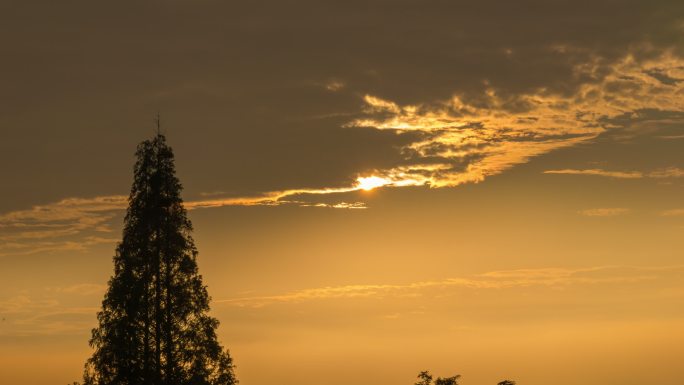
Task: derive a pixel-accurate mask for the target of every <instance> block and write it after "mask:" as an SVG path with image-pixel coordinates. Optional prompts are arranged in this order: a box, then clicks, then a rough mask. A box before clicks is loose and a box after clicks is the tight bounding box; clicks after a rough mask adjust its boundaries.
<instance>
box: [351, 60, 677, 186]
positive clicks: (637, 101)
mask: <svg viewBox="0 0 684 385" xmlns="http://www.w3.org/2000/svg"><path fill="white" fill-rule="evenodd" d="M599 67H600V65H599V63H593V62H589V63H582V64H579V65H577V66H576V68H575V71H576V72H577V74H576V75H577V76H578V77H581V76H585V77H586V78H590V79H594V81H591V82H588V83H586V84H582V85H581V86H579V87H578V88H577V91H576V92H575V93H574V94H572V95H569V96H563V95H559V94H554V93H550V92H548V91H547V90H546V89H539V90H536V91H535V92H532V93H527V94H521V95H513V96H510V95H502V94H499V93H498V91H497V88H496V85H490V86H489V88H488V89H487V90H486V92H485V94H484V95H480V96H478V97H473V96H472V95H461V94H458V93H456V94H455V95H454V96H453V97H452V98H451V99H449V100H446V101H441V102H437V103H434V102H433V103H426V104H420V105H400V104H398V103H396V102H393V101H391V100H386V99H382V98H379V97H377V96H374V95H366V96H365V97H364V101H365V104H366V108H365V113H366V115H365V116H364V117H361V118H358V119H355V120H353V121H352V122H350V123H349V124H348V126H350V127H373V128H377V129H379V130H393V131H396V132H406V131H414V132H420V133H422V134H423V135H422V138H423V139H421V140H420V141H417V142H414V143H412V144H410V145H408V146H407V147H406V148H405V149H404V152H405V154H406V164H405V165H402V166H400V167H396V168H391V169H387V170H377V171H376V173H375V175H377V176H379V177H383V178H386V179H389V180H393V181H394V183H395V184H399V183H402V182H403V183H405V184H406V185H429V186H431V187H445V186H456V185H459V184H462V183H469V182H480V181H482V180H484V179H485V178H486V177H488V176H491V175H496V174H499V173H501V172H503V171H505V170H507V169H509V168H511V167H513V166H515V165H516V164H520V163H525V162H527V161H529V159H531V158H533V157H535V156H538V155H542V154H545V153H548V152H550V151H553V150H556V149H559V148H563V147H568V146H574V145H576V144H578V143H582V142H586V141H589V140H592V139H594V138H596V137H597V136H598V135H600V134H601V133H603V132H605V131H606V130H608V129H614V128H619V127H624V126H625V125H626V124H627V123H629V122H631V120H639V119H641V120H643V119H645V118H644V116H646V115H648V119H650V120H657V119H659V117H658V114H643V113H641V111H668V112H677V114H674V115H673V113H668V114H663V115H664V116H663V117H661V119H668V121H669V120H672V119H680V118H681V117H680V115H681V114H679V113H680V112H681V111H683V110H684V107H682V106H684V88H683V86H682V82H679V81H672V82H663V79H664V77H663V76H667V78H668V79H679V78H680V77H681V75H682V72H683V70H682V69H683V68H684V63H683V62H682V60H681V59H679V58H678V57H676V56H673V55H670V54H668V53H665V54H662V55H661V56H660V57H657V58H655V59H653V60H649V61H645V62H639V61H637V60H635V59H634V57H632V56H626V57H625V58H623V59H622V60H620V61H619V62H617V63H615V64H614V65H613V66H612V68H611V69H610V72H609V73H607V74H606V75H602V76H599V75H598V73H597V72H598V69H599ZM604 69H605V68H604ZM656 75H657V76H656ZM597 76H599V79H598V81H596V80H597ZM426 164H427V165H430V167H429V168H426V167H425V165H426ZM548 173H564V174H584V175H601V176H609V177H614V178H641V177H643V176H644V175H643V174H642V173H641V172H638V171H633V172H632V171H629V172H620V171H605V170H599V169H591V170H570V169H568V170H550V171H549V172H548ZM653 177H658V174H654V175H653Z"/></svg>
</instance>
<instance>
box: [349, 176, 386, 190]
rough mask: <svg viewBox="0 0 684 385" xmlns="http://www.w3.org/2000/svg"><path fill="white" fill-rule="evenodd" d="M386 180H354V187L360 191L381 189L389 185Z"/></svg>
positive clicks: (369, 178)
mask: <svg viewBox="0 0 684 385" xmlns="http://www.w3.org/2000/svg"><path fill="white" fill-rule="evenodd" d="M390 183H391V182H390V181H389V180H388V179H385V178H381V177H379V176H369V177H365V178H361V177H359V178H356V187H358V188H359V189H361V190H365V191H370V190H372V189H374V188H376V187H382V186H386V185H388V184H390Z"/></svg>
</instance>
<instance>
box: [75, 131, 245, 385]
mask: <svg viewBox="0 0 684 385" xmlns="http://www.w3.org/2000/svg"><path fill="white" fill-rule="evenodd" d="M136 156H137V162H136V164H135V169H134V177H133V186H132V188H131V193H130V197H129V199H128V203H129V206H128V211H127V213H126V217H125V221H124V229H123V239H122V241H121V243H119V245H118V246H117V248H116V254H115V256H114V274H113V276H112V277H111V279H110V280H109V288H108V290H107V293H106V294H105V297H104V300H103V301H102V310H101V311H100V312H99V313H98V315H97V318H98V323H99V324H98V326H97V327H96V328H95V329H93V331H92V338H91V340H90V345H91V347H93V348H94V349H95V352H94V353H93V355H92V357H91V358H90V359H88V361H87V362H86V365H85V371H84V375H83V382H84V385H233V384H235V383H237V380H236V378H235V375H234V373H233V363H232V360H231V357H230V355H229V353H228V351H227V350H224V349H223V348H222V347H221V345H220V344H219V342H218V341H217V337H216V328H217V326H218V321H217V320H216V319H215V318H213V317H211V316H209V315H208V311H209V295H208V293H207V289H206V287H205V286H204V284H203V283H202V276H201V275H200V274H199V272H198V269H197V262H196V258H197V249H196V248H195V245H194V242H193V239H192V237H191V235H190V233H191V231H192V224H191V223H190V220H189V219H188V218H187V215H186V210H185V208H184V207H183V200H182V199H181V196H180V192H181V189H182V187H181V184H180V182H179V181H178V178H176V175H175V166H174V157H173V152H172V150H171V148H170V147H169V146H168V145H167V144H166V139H165V137H164V136H163V135H162V134H161V133H157V135H156V136H155V137H154V138H153V139H151V140H145V141H144V142H142V143H141V144H140V145H139V146H138V150H137V152H136Z"/></svg>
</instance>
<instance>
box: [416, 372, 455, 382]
mask: <svg viewBox="0 0 684 385" xmlns="http://www.w3.org/2000/svg"><path fill="white" fill-rule="evenodd" d="M459 378H461V375H460V374H457V375H455V376H452V377H446V378H442V377H437V379H436V380H435V382H434V385H458V379H459ZM418 379H419V381H418V382H416V383H415V385H431V384H433V382H432V375H431V374H430V372H428V371H427V370H426V371H422V372H420V373H419V374H418Z"/></svg>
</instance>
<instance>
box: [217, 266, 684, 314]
mask: <svg viewBox="0 0 684 385" xmlns="http://www.w3.org/2000/svg"><path fill="white" fill-rule="evenodd" d="M681 271H684V266H681V265H677V266H660V267H638V266H598V267H589V268H578V269H565V268H541V269H518V270H500V271H491V272H487V273H483V274H479V275H475V276H472V277H464V278H448V279H442V280H434V281H420V282H413V283H407V284H371V285H368V284H366V285H345V286H328V287H319V288H312V289H303V290H296V291H292V292H288V293H284V294H275V295H267V296H254V297H240V298H230V299H220V300H215V301H214V302H215V303H217V304H223V305H230V306H238V307H255V308H259V307H263V306H267V305H273V304H279V303H281V304H286V303H301V302H307V301H315V300H332V299H355V298H372V299H383V298H389V297H405V296H414V297H416V296H423V295H428V294H429V293H432V295H440V294H443V293H444V292H445V291H447V290H451V289H483V290H501V289H512V288H523V287H549V288H561V287H567V286H571V285H593V284H608V283H626V282H639V281H647V280H655V279H658V277H659V276H662V275H663V274H666V273H668V272H681Z"/></svg>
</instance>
